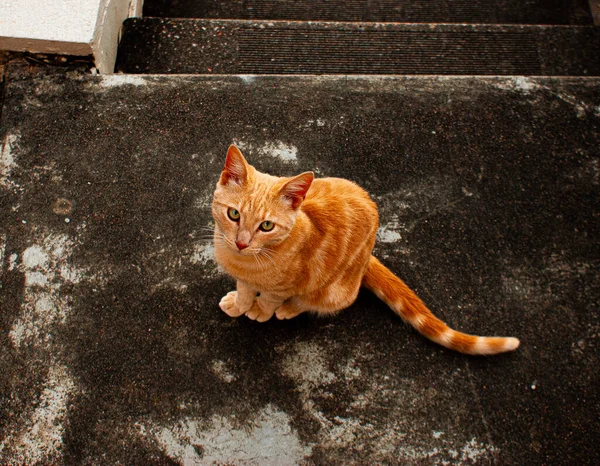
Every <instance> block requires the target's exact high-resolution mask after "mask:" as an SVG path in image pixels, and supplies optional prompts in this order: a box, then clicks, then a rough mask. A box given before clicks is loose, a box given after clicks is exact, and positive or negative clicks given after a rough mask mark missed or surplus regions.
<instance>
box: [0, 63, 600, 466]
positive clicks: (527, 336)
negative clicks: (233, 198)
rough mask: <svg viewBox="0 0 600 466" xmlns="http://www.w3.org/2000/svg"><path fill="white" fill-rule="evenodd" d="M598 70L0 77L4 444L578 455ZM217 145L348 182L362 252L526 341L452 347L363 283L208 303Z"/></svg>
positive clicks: (81, 451) (126, 455)
mask: <svg viewBox="0 0 600 466" xmlns="http://www.w3.org/2000/svg"><path fill="white" fill-rule="evenodd" d="M599 90H600V79H597V78H537V79H533V78H532V79H525V78H498V77H493V78H481V77H480V78H473V77H364V76H362V77H332V76H327V77H326V76H323V77H314V76H313V77H297V76H296V77H289V76H288V77H286V76H279V77H275V76H266V77H264V76H263V77H249V76H241V77H238V76H132V75H124V76H119V75H114V76H106V77H101V76H96V77H92V76H89V75H76V74H69V75H65V74H60V75H57V76H46V77H43V76H42V77H40V78H29V79H27V78H26V77H24V76H23V75H22V74H21V75H18V76H16V77H13V76H12V74H11V73H10V72H9V74H8V75H7V76H6V80H5V82H4V91H3V92H2V93H1V94H0V99H3V103H2V109H1V112H0V115H1V117H0V161H1V165H0V328H1V329H2V331H1V332H0V387H2V393H3V396H2V397H0V411H1V412H2V422H0V439H2V440H1V441H0V445H1V448H0V464H174V463H183V464H249V465H264V464H502V465H503V464H518V465H521V464H542V463H543V464H582V465H583V464H600V450H599V449H598V448H597V445H596V444H595V443H594V442H590V439H594V438H600V424H599V423H598V416H597V410H596V409H595V408H594V407H597V406H600V392H599V390H598V386H599V380H598V374H599V373H598V367H599V364H600V361H599V355H598V329H599V328H600V314H599V311H598V302H600V281H599V275H598V273H597V270H598V267H599V265H600V257H599V251H598V244H597V242H598V241H597V239H598V237H599V236H600V228H599V224H598V201H597V200H598V195H599V190H600V183H599V172H600V169H599V167H600V164H599V159H600V152H599V151H600V149H599V148H600V91H599ZM232 142H236V143H237V144H239V146H240V147H241V148H242V149H243V151H244V152H245V154H246V156H247V157H248V160H249V161H251V163H253V164H254V165H255V166H256V167H257V168H259V169H261V170H263V171H266V172H269V173H272V174H277V175H292V174H296V173H299V172H302V171H305V170H313V171H315V172H316V173H317V176H319V177H323V176H339V177H344V178H348V179H351V180H353V181H355V182H357V183H359V184H360V185H362V186H363V187H364V188H365V189H367V190H368V191H369V192H370V193H371V195H372V196H373V198H374V200H375V201H376V202H377V203H378V204H379V206H380V217H381V228H380V230H379V234H378V242H377V246H376V250H375V253H376V254H377V255H378V256H379V257H380V258H381V260H382V261H383V262H384V263H385V264H386V265H387V266H388V267H390V269H391V270H393V271H394V273H396V274H398V275H399V276H401V277H402V278H403V279H404V280H405V281H406V282H407V283H408V284H409V285H410V286H411V287H413V288H414V289H415V290H416V291H417V292H418V293H419V295H420V296H421V297H422V298H423V299H424V300H425V302H426V303H428V305H429V306H430V307H431V308H432V310H433V311H434V312H435V313H436V314H438V315H440V316H441V317H442V318H444V320H446V321H447V322H448V323H449V324H451V325H452V326H454V327H456V328H459V329H461V330H464V331H470V332H476V333H481V334H504V335H512V336H516V337H519V338H521V340H522V346H521V348H519V350H518V351H516V352H515V353H512V354H508V355H505V356H502V357H496V358H488V359H486V358H473V357H466V356H462V355H459V354H455V353H451V352H449V351H447V350H444V349H443V348H441V347H439V346H437V345H434V344H432V343H430V342H428V341H427V340H425V339H424V338H423V337H421V336H420V335H418V334H417V333H416V332H415V331H413V330H411V329H410V328H408V327H407V326H406V325H404V324H403V322H402V321H401V320H400V319H399V318H398V317H397V316H395V315H394V314H393V313H392V312H391V311H390V310H388V309H387V307H386V306H385V305H384V304H383V303H382V302H381V301H379V300H377V299H376V298H375V297H374V296H372V295H370V294H368V293H363V294H361V296H360V298H359V300H358V301H357V302H356V303H355V304H354V305H353V306H352V307H351V308H350V309H348V310H346V311H345V312H342V313H340V315H339V316H337V317H335V318H331V319H322V318H313V317H311V316H300V317H298V318H296V319H293V320H291V321H287V322H277V321H272V322H271V321H269V322H267V323H264V324H257V323H256V322H252V321H250V320H248V319H246V318H240V319H237V320H236V319H231V318H229V317H228V316H226V315H225V314H224V313H223V312H221V311H220V310H219V308H218V306H217V303H218V301H219V299H220V297H221V296H223V295H224V294H225V293H226V292H228V291H229V290H230V289H231V288H232V287H233V282H232V280H230V279H228V278H227V277H225V276H224V275H223V274H222V273H221V272H220V271H219V269H218V268H217V266H216V264H215V263H214V260H213V257H212V253H211V251H212V249H211V246H210V244H211V243H210V239H209V238H208V237H209V236H210V234H209V233H208V232H207V229H208V230H210V226H211V213H210V203H211V195H212V191H213V189H214V186H215V183H216V181H217V179H218V176H219V172H220V170H221V168H222V165H223V157H224V154H225V151H226V149H227V146H228V145H229V144H230V143H232ZM336 214H337V213H336V212H332V215H336ZM532 426H534V427H535V429H532Z"/></svg>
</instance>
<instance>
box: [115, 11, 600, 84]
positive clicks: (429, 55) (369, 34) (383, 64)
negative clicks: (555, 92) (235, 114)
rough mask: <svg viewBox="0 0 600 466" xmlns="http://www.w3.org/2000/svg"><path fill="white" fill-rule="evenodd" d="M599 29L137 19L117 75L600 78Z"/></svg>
mask: <svg viewBox="0 0 600 466" xmlns="http://www.w3.org/2000/svg"><path fill="white" fill-rule="evenodd" d="M598 50H600V28H597V27H593V26H581V27H565V26H495V25H420V24H390V23H386V24H374V23H364V24H359V23H331V22H325V23H323V22H321V23H311V22H288V21H278V22H269V21H245V20H171V19H159V18H141V19H131V20H128V21H126V22H125V25H124V31H123V37H122V41H121V46H120V49H119V55H118V58H117V67H116V69H117V71H120V72H124V73H171V74H180V73H199V74H445V75H529V76H538V75H576V76H579V75H581V76H589V75H592V76H597V75H600V54H599V53H598Z"/></svg>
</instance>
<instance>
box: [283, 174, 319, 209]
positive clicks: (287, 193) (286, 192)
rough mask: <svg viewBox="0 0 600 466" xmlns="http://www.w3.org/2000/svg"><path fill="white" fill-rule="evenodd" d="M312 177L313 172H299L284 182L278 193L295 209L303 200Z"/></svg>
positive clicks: (313, 176)
mask: <svg viewBox="0 0 600 466" xmlns="http://www.w3.org/2000/svg"><path fill="white" fill-rule="evenodd" d="M314 178H315V175H314V173H313V172H304V173H301V174H300V175H297V176H295V177H294V178H292V179H291V180H289V181H288V182H287V183H286V184H284V185H283V187H282V188H281V190H280V191H279V193H280V194H281V197H283V198H284V199H285V200H286V201H287V202H289V204H290V206H291V207H292V209H294V210H296V209H297V208H298V207H300V205H301V204H302V202H303V201H304V198H305V197H306V193H307V191H308V189H309V188H310V185H311V184H312V182H313V180H314Z"/></svg>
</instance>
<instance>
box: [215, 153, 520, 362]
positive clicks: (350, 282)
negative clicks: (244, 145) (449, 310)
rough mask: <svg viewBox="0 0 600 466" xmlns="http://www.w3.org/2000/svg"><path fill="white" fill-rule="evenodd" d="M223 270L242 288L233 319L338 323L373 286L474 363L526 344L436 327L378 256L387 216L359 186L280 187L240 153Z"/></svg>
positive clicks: (233, 302) (289, 181) (224, 219)
mask: <svg viewBox="0 0 600 466" xmlns="http://www.w3.org/2000/svg"><path fill="white" fill-rule="evenodd" d="M212 215H213V218H214V220H215V232H214V247H215V258H216V260H217V262H218V264H219V265H220V266H221V267H223V268H224V269H225V271H226V272H227V273H229V274H230V275H232V276H233V277H234V278H235V279H236V280H237V291H231V292H229V293H228V294H227V295H226V296H224V297H223V299H221V302H220V303H219V306H220V308H221V309H222V310H223V311H224V312H225V313H226V314H227V315H229V316H231V317H238V316H241V315H242V314H246V316H247V317H249V318H250V319H253V320H257V321H258V322H265V321H267V320H269V319H270V318H271V317H272V316H273V314H275V316H276V317H277V318H278V319H291V318H293V317H296V316H297V315H298V314H300V313H302V312H306V311H313V312H317V313H319V314H335V313H336V312H338V311H340V310H342V309H344V308H346V307H348V306H350V305H351V304H352V303H353V302H354V301H355V299H356V297H357V295H358V291H359V288H360V287H361V285H362V286H365V287H366V288H368V289H369V290H371V291H372V292H374V293H375V294H376V295H377V296H378V297H379V298H380V299H382V300H383V301H384V302H385V303H386V304H387V305H388V306H390V307H391V308H392V309H393V310H394V311H395V312H396V313H397V314H398V315H399V316H400V317H401V318H402V319H403V320H405V321H406V322H408V323H409V324H410V325H412V326H413V327H414V328H415V329H417V330H418V331H419V332H420V333H421V334H423V335H424V336H425V337H427V338H429V339H430V340H432V341H434V342H436V343H439V344H440V345H443V346H445V347H446V348H450V349H452V350H456V351H460V352H461V353H467V354H497V353H503V352H505V351H512V350H514V349H516V348H517V347H518V346H519V340H518V339H516V338H511V337H506V338H503V337H478V336H472V335H467V334H464V333H460V332H457V331H455V330H452V329H451V328H449V327H448V326H447V325H446V324H444V323H443V322H442V321H441V320H439V319H438V318H437V317H435V316H434V315H433V314H432V313H431V311H430V310H429V309H427V307H426V306H425V305H424V304H423V302H422V301H421V300H420V299H419V298H418V297H417V296H416V295H415V293H414V292H413V291H411V290H410V289H409V288H408V287H407V286H406V285H405V284H404V282H403V281H402V280H400V279H399V278H398V277H396V276H395V275H394V274H393V273H392V272H391V271H390V270H388V269H387V268H386V267H385V266H384V265H383V264H381V262H379V261H378V260H377V259H376V258H375V257H373V256H372V255H371V251H372V249H373V245H374V244H375V235H376V233H377V228H378V222H379V216H378V213H377V206H376V205H375V203H374V202H373V201H372V200H371V198H370V197H369V195H368V194H367V193H366V192H365V191H364V190H363V189H362V188H360V187H359V186H357V185H356V184H354V183H352V182H350V181H347V180H344V179H339V178H323V179H314V175H313V173H312V172H306V173H302V174H300V175H297V176H295V177H292V178H278V177H275V176H271V175H268V174H265V173H261V172H259V171H257V170H256V169H255V168H254V167H252V166H251V165H249V164H248V163H247V162H246V160H245V159H244V157H243V155H242V153H241V152H240V151H239V150H238V148H237V147H235V146H233V145H232V146H230V147H229V150H228V152H227V158H226V161H225V167H224V168H223V171H222V173H221V177H220V179H219V182H218V183H217V187H216V190H215V193H214V199H213V204H212Z"/></svg>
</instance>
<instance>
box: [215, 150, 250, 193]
mask: <svg viewBox="0 0 600 466" xmlns="http://www.w3.org/2000/svg"><path fill="white" fill-rule="evenodd" d="M247 180H248V162H246V159H245V158H244V156H243V155H242V153H241V152H240V150H239V149H238V148H237V147H236V146H234V145H233V144H232V145H230V146H229V149H228V150H227V158H226V159H225V166H224V167H223V171H222V172H221V178H220V179H219V183H221V184H223V185H226V184H229V183H235V184H239V185H242V184H244V183H246V181H247Z"/></svg>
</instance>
